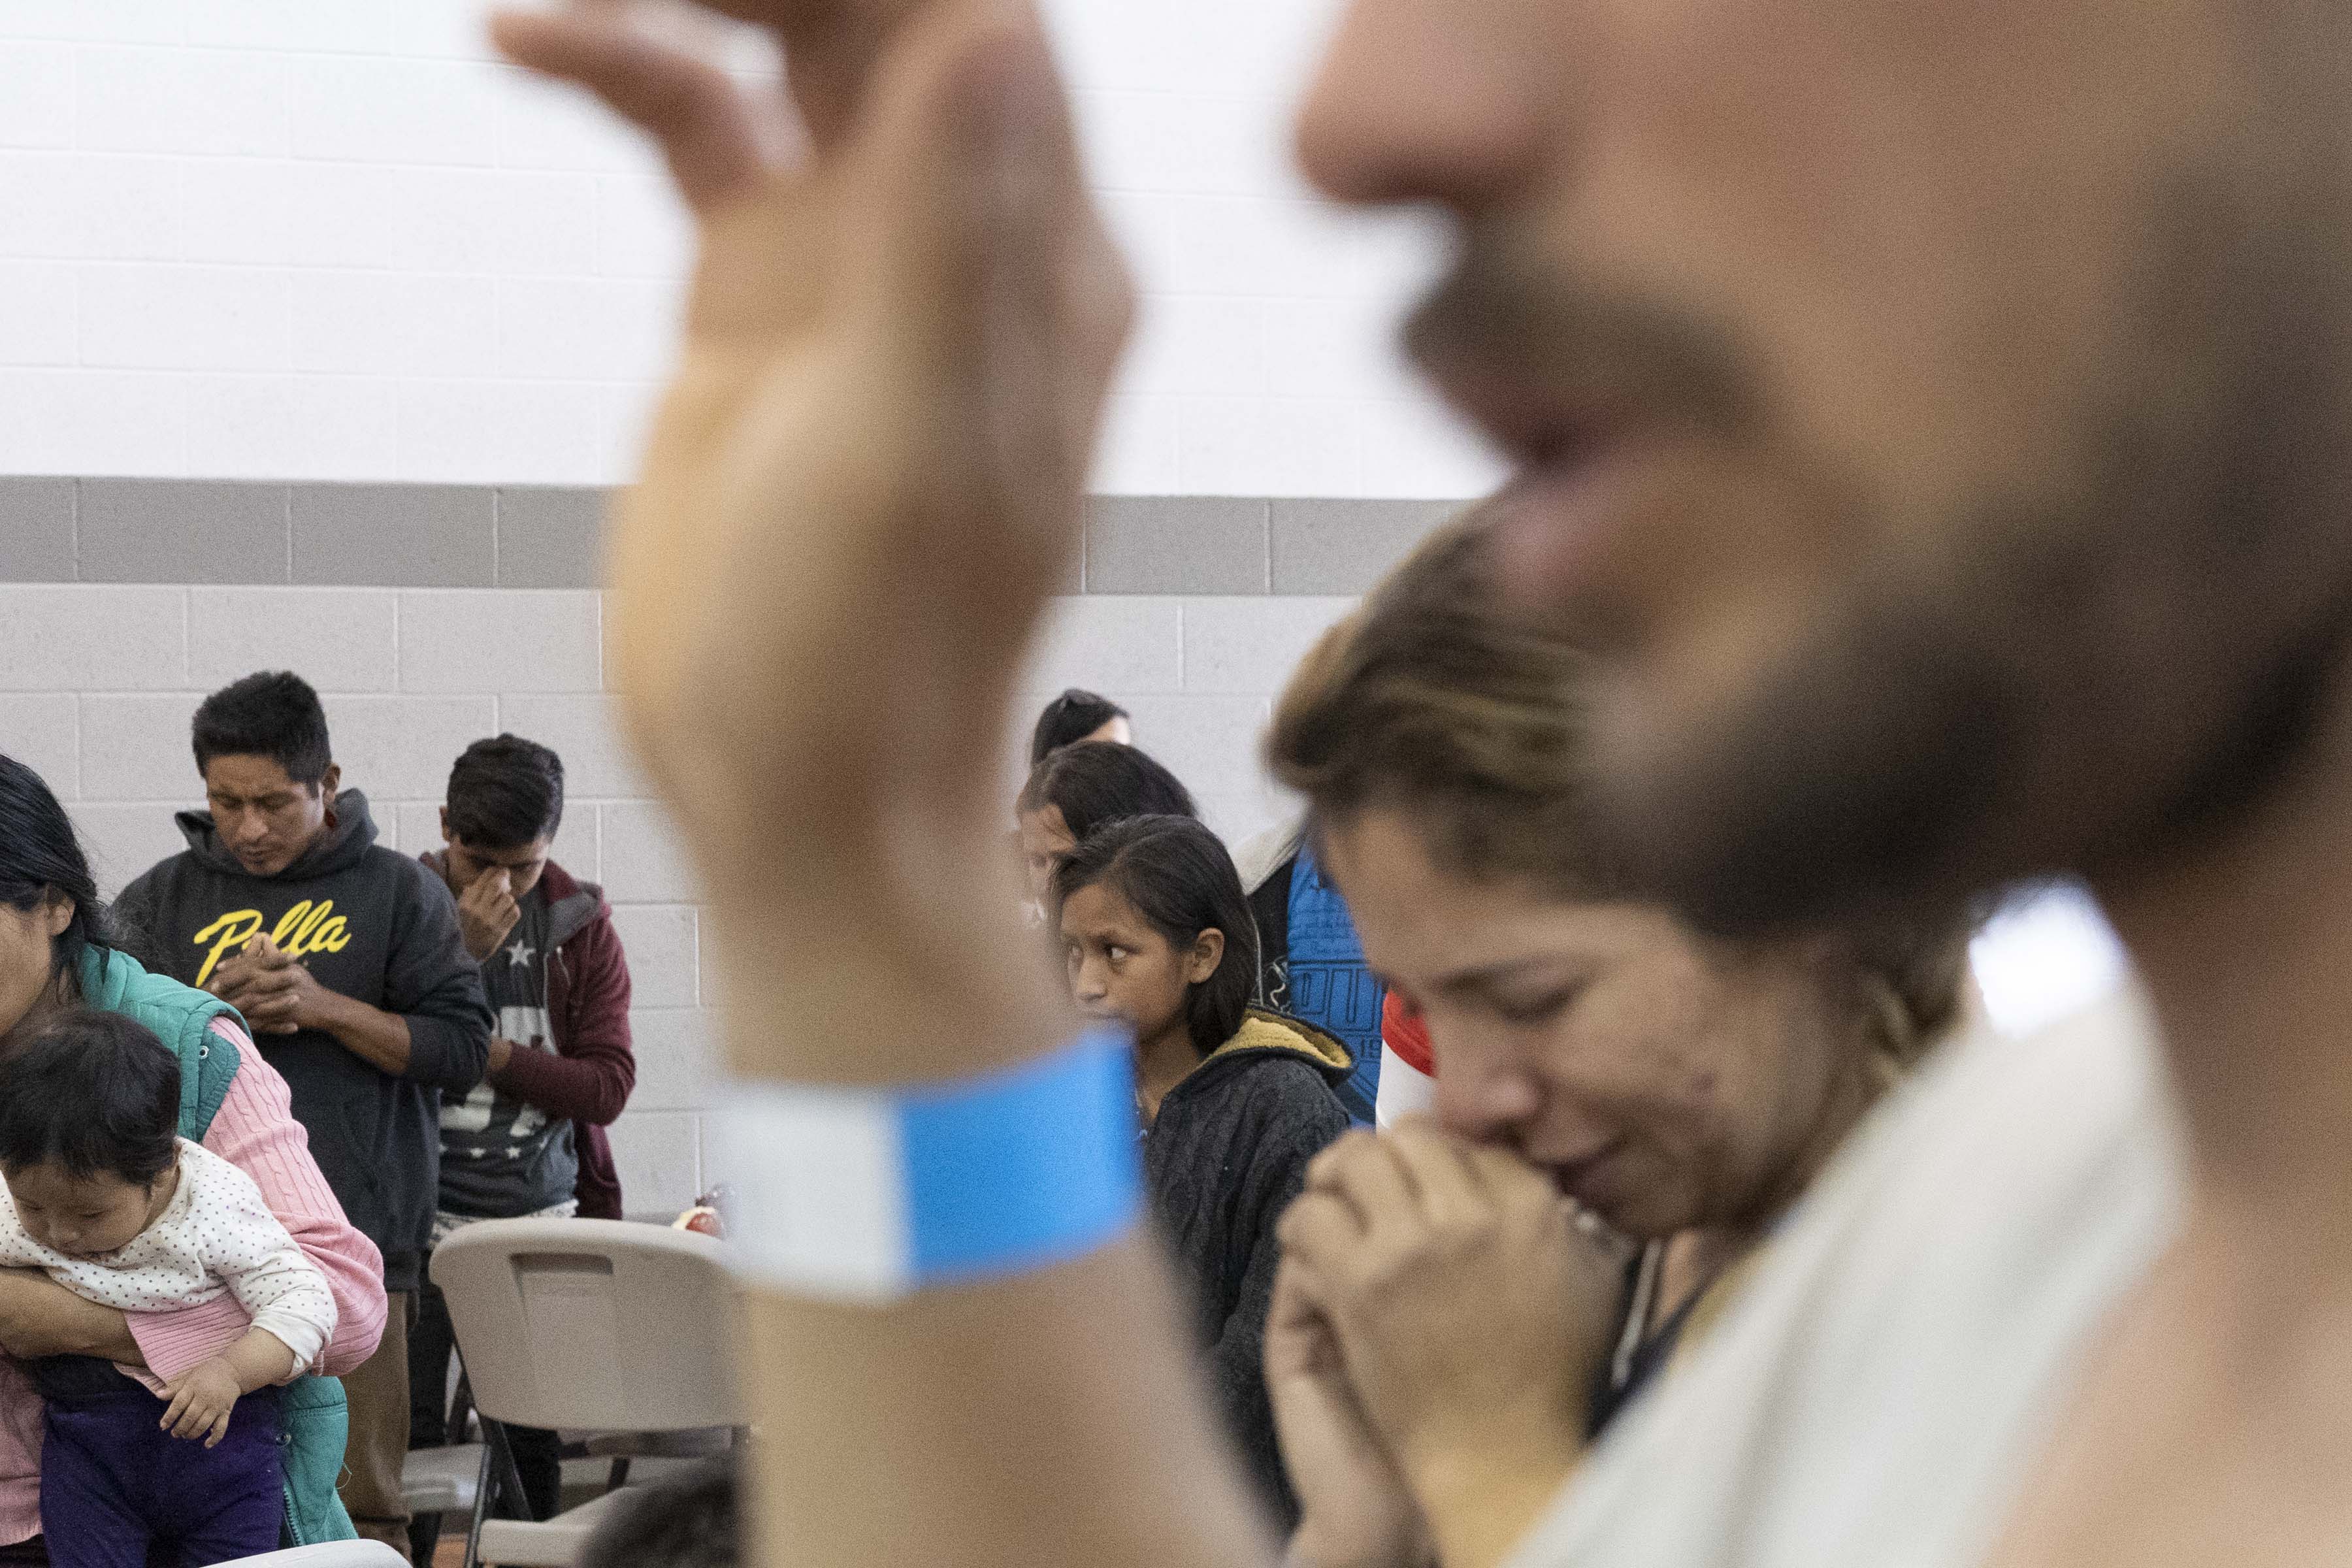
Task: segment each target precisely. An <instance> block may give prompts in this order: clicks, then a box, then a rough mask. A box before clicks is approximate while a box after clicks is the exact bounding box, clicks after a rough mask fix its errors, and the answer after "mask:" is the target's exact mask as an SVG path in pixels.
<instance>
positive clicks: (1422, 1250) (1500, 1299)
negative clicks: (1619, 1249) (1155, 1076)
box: [1266, 1121, 1622, 1568]
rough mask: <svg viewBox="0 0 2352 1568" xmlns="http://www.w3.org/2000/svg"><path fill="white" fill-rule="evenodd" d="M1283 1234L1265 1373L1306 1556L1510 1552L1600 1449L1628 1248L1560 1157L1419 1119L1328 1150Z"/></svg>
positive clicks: (1322, 1562) (1378, 1561) (1412, 1557)
mask: <svg viewBox="0 0 2352 1568" xmlns="http://www.w3.org/2000/svg"><path fill="white" fill-rule="evenodd" d="M1281 1236H1282V1244H1283V1250H1284V1257H1283V1264H1282V1269H1281V1273H1280V1275H1279V1277H1278V1278H1277V1280H1276V1286H1275V1300H1274V1307H1273V1311H1272V1314H1271V1316H1270V1318H1269V1320H1268V1322H1267V1325H1266V1384H1267V1389H1268V1392H1269V1394H1271V1396H1272V1399H1273V1404H1274V1411H1275V1422H1276V1428H1277V1430H1278V1432H1279V1433H1280V1436H1281V1439H1282V1445H1283V1455H1284V1459H1285V1462H1286V1464H1287V1466H1288V1467H1289V1470H1290V1475H1291V1480H1292V1484H1293V1485H1294V1486H1295V1487H1296V1489H1297V1493H1298V1498H1299V1502H1300V1505H1301V1508H1302V1510H1304V1511H1303V1517H1302V1521H1301V1523H1300V1526H1299V1531H1298V1534H1297V1537H1296V1538H1295V1539H1294V1541H1293V1542H1292V1554H1291V1561H1292V1563H1294V1564H1296V1565H1297V1568H1424V1565H1425V1564H1427V1563H1432V1562H1433V1561H1440V1560H1442V1561H1443V1562H1444V1565H1445V1568H1490V1565H1491V1564H1494V1563H1500V1562H1501V1561H1502V1560H1503V1559H1504V1558H1505V1557H1506V1556H1507V1555H1508V1553H1509V1552H1510V1550H1511V1548H1512V1547H1513V1546H1514V1545H1515V1544H1516V1543H1517V1541H1518V1540H1519V1538H1520V1537H1521V1536H1522V1535H1524V1533H1525V1532H1526V1531H1527V1530H1528V1527H1529V1526H1531V1525H1532V1524H1533V1523H1534V1522H1535V1521H1536V1520H1537V1519H1538V1517H1539V1516H1540V1514H1541V1512H1542V1511H1543V1510H1544V1509H1545V1507H1546V1506H1547V1505H1548V1504H1549V1501H1550V1500H1551V1499H1552V1498H1553V1496H1554V1495H1555V1494H1557V1492H1558V1491H1559V1488H1560V1486H1561V1484H1562V1483H1563V1482H1564V1481H1565V1480H1566V1479H1568V1477H1569V1475H1570V1472H1571V1471H1572V1470H1573V1469H1574V1468H1575V1467H1576V1464H1577V1462H1578V1459H1579V1458H1580V1454H1581V1452H1582V1449H1583V1443H1584V1429H1585V1416H1586V1408H1587V1404H1588V1401H1589V1399H1590V1397H1591V1390H1592V1385H1593V1382H1594V1379H1595V1378H1596V1376H1597V1375H1598V1373H1599V1372H1600V1369H1601V1362H1602V1359H1603V1358H1604V1357H1605V1355H1606V1354H1607V1352H1608V1346H1609V1341H1610V1338H1611V1336H1612V1331H1613V1330H1614V1327H1615V1323H1616V1318H1617V1312H1618V1305H1619V1295H1620V1280H1621V1278H1622V1272H1621V1255H1614V1254H1612V1251H1611V1249H1610V1248H1608V1247H1605V1246H1603V1245H1601V1244H1598V1243H1596V1242H1595V1240H1594V1239H1593V1238H1592V1237H1589V1236H1587V1235H1586V1234H1585V1233H1584V1232H1583V1231H1581V1230H1580V1229H1579V1228H1578V1227H1577V1226H1576V1224H1575V1222H1574V1216H1573V1211H1572V1209H1571V1207H1570V1205H1569V1204H1568V1202H1567V1200H1565V1199H1564V1198H1562V1197H1561V1196H1560V1195H1559V1194H1558V1193H1557V1192H1556V1191H1555V1190H1554V1189H1553V1186H1552V1184H1551V1181H1550V1179H1549V1177H1548V1176H1546V1175H1545V1174H1544V1173H1542V1172H1540V1171H1538V1170H1537V1169H1535V1168H1534V1167H1532V1166H1529V1165H1528V1164H1527V1163H1524V1162H1522V1161H1520V1160H1518V1159H1517V1158H1516V1157H1515V1156H1512V1155H1510V1154H1507V1153H1504V1152H1500V1151H1498V1150H1494V1149H1489V1148H1483V1147H1480V1146H1478V1145H1475V1144H1472V1143H1468V1142H1465V1141H1463V1140H1461V1139H1458V1138H1455V1137H1454V1136H1452V1135H1451V1134H1448V1133H1446V1132H1444V1131H1440V1130H1439V1129H1437V1128H1436V1127H1435V1126H1434V1125H1433V1124H1431V1123H1429V1122H1426V1121H1408V1122H1405V1123H1402V1124H1401V1125H1399V1126H1397V1127H1395V1128H1391V1129H1389V1130H1387V1131H1383V1132H1381V1133H1378V1134H1373V1133H1366V1132H1355V1133H1350V1134H1349V1135H1348V1136H1347V1137H1346V1138H1344V1139H1342V1140H1341V1141H1340V1142H1338V1143H1336V1144H1334V1145H1333V1146H1332V1147H1331V1148H1329V1149H1328V1150H1326V1151H1325V1152H1323V1153H1322V1154H1320V1155H1319V1156H1318V1157H1317V1159H1316V1161H1315V1163H1313V1164H1312V1165H1311V1166H1310V1167H1309V1169H1308V1173H1307V1187H1306V1190H1305V1192H1304V1193H1303V1194H1301V1195H1300V1197H1299V1198H1298V1200H1297V1202H1296V1203H1295V1204H1293V1205H1292V1206H1291V1208H1290V1210H1289V1212H1288V1213H1287V1214H1286V1215H1285V1216H1284V1218H1283V1222H1282V1227H1281Z"/></svg>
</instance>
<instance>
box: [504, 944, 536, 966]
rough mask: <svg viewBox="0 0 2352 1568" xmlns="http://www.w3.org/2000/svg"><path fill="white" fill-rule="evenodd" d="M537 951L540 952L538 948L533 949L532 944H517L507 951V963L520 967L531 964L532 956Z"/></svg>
mask: <svg viewBox="0 0 2352 1568" xmlns="http://www.w3.org/2000/svg"><path fill="white" fill-rule="evenodd" d="M537 951H538V950H537V949H536V948H534V947H532V946H531V945H530V943H529V942H516V943H515V944H514V945H513V946H512V947H510V948H509V949H507V962H508V963H511V964H515V965H518V966H520V965H522V964H525V963H530V955H531V954H532V953H533V952H537Z"/></svg>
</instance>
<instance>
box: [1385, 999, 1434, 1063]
mask: <svg viewBox="0 0 2352 1568" xmlns="http://www.w3.org/2000/svg"><path fill="white" fill-rule="evenodd" d="M1381 1044H1382V1045H1384V1046H1386V1047H1388V1048H1389V1049H1391V1050H1392V1051H1394V1052H1395V1053H1396V1054H1397V1059H1398V1060H1399V1061H1402V1062H1403V1063H1404V1064H1405V1066H1407V1067H1409V1068H1412V1069H1413V1070H1414V1071H1415V1072H1417V1073H1420V1074H1421V1075H1422V1076H1423V1078H1435V1077H1436V1076H1437V1053H1436V1052H1435V1050H1434V1049H1433V1048H1432V1047H1431V1046H1430V1043H1429V1026H1428V1025H1427V1024H1425V1023H1423V1021H1422V1016H1421V1015H1420V1013H1418V1012H1416V1011H1415V1010H1414V1009H1413V1008H1412V1007H1410V1006H1408V1005H1406V1004H1405V1001H1404V998H1402V996H1399V995H1398V994H1396V993H1395V992H1393V991H1391V992H1390V993H1389V994H1388V1000H1387V1001H1385V1002H1383V1003H1381Z"/></svg>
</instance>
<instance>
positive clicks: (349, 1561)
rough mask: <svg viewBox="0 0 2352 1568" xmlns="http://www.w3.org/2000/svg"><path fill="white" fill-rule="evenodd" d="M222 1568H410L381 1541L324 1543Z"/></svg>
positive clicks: (237, 1561) (267, 1553) (297, 1547)
mask: <svg viewBox="0 0 2352 1568" xmlns="http://www.w3.org/2000/svg"><path fill="white" fill-rule="evenodd" d="M221 1568H408V1559H407V1558H405V1557H404V1556H402V1555H401V1554H400V1553H399V1552H396V1551H394V1549H393V1548H391V1547H389V1546H386V1545H385V1544H384V1543H383V1542H381V1541H322V1542H319V1544H317V1545H316V1546H289V1547H288V1548H287V1549H286V1550H285V1551H283V1552H263V1553H262V1554H261V1555H260V1556H258V1557H239V1558H236V1560H234V1561H233V1562H229V1563H223V1564H222V1565H221Z"/></svg>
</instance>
